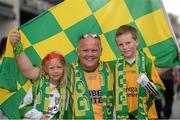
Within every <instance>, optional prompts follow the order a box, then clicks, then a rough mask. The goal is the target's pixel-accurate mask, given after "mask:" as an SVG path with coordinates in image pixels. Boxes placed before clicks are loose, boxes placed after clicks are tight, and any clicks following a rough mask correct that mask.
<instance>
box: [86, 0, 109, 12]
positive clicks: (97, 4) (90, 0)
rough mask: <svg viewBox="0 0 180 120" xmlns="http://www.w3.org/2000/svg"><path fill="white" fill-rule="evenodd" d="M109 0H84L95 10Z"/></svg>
mask: <svg viewBox="0 0 180 120" xmlns="http://www.w3.org/2000/svg"><path fill="white" fill-rule="evenodd" d="M109 1H110V0H96V1H95V0H86V2H87V4H88V5H89V7H90V9H91V10H92V11H93V12H95V11H97V10H98V9H100V8H101V7H103V6H104V5H105V4H107V3H108V2H109Z"/></svg>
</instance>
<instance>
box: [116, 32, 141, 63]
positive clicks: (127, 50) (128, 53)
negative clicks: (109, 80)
mask: <svg viewBox="0 0 180 120" xmlns="http://www.w3.org/2000/svg"><path fill="white" fill-rule="evenodd" d="M116 43H117V45H118V48H119V50H120V51H121V52H122V54H123V55H124V56H125V58H126V59H131V58H135V57H136V48H137V47H138V45H139V41H138V39H137V40H134V39H133V38H132V35H131V33H126V34H122V35H119V36H118V37H117V38H116Z"/></svg>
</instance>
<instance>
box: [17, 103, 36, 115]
mask: <svg viewBox="0 0 180 120" xmlns="http://www.w3.org/2000/svg"><path fill="white" fill-rule="evenodd" d="M31 109H33V103H31V104H28V105H26V106H24V107H23V108H21V109H20V110H19V112H20V116H21V117H24V114H26V113H27V112H29V111H30V110H31Z"/></svg>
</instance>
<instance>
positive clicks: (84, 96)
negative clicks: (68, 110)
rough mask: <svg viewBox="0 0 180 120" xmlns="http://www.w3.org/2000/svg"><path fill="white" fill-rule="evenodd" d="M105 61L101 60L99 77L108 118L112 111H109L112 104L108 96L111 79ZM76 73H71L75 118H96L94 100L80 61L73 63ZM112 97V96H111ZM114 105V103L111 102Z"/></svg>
mask: <svg viewBox="0 0 180 120" xmlns="http://www.w3.org/2000/svg"><path fill="white" fill-rule="evenodd" d="M106 65H107V64H105V63H102V62H100V63H99V66H98V69H99V77H100V81H101V91H102V102H103V117H104V119H108V115H110V114H111V112H109V111H108V109H109V108H108V107H107V106H109V105H110V102H111V101H110V100H109V99H107V97H108V80H110V77H109V73H108V70H107V68H106ZM72 67H73V70H74V74H72V75H71V79H73V78H74V88H73V89H74V90H73V91H74V93H73V100H74V104H73V109H74V113H73V116H74V118H75V119H94V112H93V107H92V102H91V99H90V95H89V90H88V86H87V82H86V80H85V76H84V73H83V70H82V68H81V66H80V65H79V63H78V62H75V63H73V64H72ZM111 98H112V97H111ZM111 106H112V104H111Z"/></svg>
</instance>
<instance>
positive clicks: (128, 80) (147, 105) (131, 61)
mask: <svg viewBox="0 0 180 120" xmlns="http://www.w3.org/2000/svg"><path fill="white" fill-rule="evenodd" d="M116 43H117V46H118V48H119V50H120V51H121V52H122V56H121V57H119V59H118V60H117V62H116V64H115V81H116V82H115V96H116V100H115V101H116V103H115V104H116V118H118V119H119V118H125V119H126V118H130V119H131V118H132V119H133V118H138V119H148V118H157V114H156V109H155V105H154V98H156V99H159V98H160V96H161V95H162V93H163V91H164V89H165V87H164V85H163V83H162V82H161V80H160V78H159V75H158V73H157V71H156V68H155V66H154V63H153V62H152V60H150V59H149V58H148V57H147V56H146V55H145V54H144V53H143V52H142V51H138V50H137V47H138V45H139V40H138V37H137V31H136V29H135V28H133V27H131V26H129V25H123V26H120V27H119V28H118V29H117V32H116Z"/></svg>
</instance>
